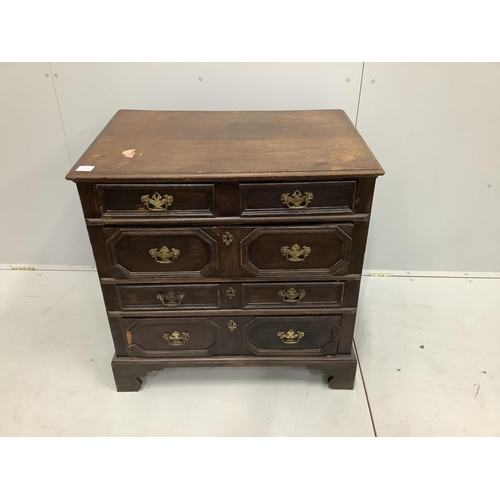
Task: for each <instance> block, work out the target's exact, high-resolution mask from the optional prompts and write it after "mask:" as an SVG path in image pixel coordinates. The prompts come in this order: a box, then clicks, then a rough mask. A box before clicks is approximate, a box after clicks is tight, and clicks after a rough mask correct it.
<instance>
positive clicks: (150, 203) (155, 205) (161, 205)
mask: <svg viewBox="0 0 500 500" xmlns="http://www.w3.org/2000/svg"><path fill="white" fill-rule="evenodd" d="M141 201H142V203H144V205H146V207H147V209H148V210H151V211H152V212H165V211H166V210H167V208H168V207H169V206H170V205H172V203H173V201H174V197H173V196H170V195H169V194H165V195H163V196H162V195H161V194H160V193H155V194H154V195H153V196H149V194H145V195H143V196H141Z"/></svg>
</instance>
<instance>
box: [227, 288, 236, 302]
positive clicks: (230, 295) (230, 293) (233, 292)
mask: <svg viewBox="0 0 500 500" xmlns="http://www.w3.org/2000/svg"><path fill="white" fill-rule="evenodd" d="M226 297H227V298H228V299H229V300H232V299H234V297H236V290H235V289H234V288H233V287H232V286H230V287H228V288H227V290H226Z"/></svg>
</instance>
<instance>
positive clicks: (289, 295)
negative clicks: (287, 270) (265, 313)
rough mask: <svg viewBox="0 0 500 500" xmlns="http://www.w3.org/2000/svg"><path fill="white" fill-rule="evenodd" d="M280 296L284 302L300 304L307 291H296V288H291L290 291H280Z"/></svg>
mask: <svg viewBox="0 0 500 500" xmlns="http://www.w3.org/2000/svg"><path fill="white" fill-rule="evenodd" d="M278 296H279V297H281V299H282V300H283V302H300V301H301V300H302V299H303V298H304V297H305V296H306V292H305V290H295V288H289V289H288V290H285V289H283V290H280V291H279V292H278Z"/></svg>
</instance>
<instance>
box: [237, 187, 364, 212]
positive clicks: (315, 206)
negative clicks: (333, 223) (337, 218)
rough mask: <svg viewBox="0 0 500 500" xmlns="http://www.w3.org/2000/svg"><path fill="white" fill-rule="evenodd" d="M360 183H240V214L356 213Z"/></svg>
mask: <svg viewBox="0 0 500 500" xmlns="http://www.w3.org/2000/svg"><path fill="white" fill-rule="evenodd" d="M356 186H357V182H356V181H354V180H352V181H331V182H296V183H292V182H290V183H252V184H240V214H241V215H242V216H246V217H252V216H259V217H262V216H266V215H269V216H277V215H292V216H300V215H329V214H352V213H354V208H355V202H356Z"/></svg>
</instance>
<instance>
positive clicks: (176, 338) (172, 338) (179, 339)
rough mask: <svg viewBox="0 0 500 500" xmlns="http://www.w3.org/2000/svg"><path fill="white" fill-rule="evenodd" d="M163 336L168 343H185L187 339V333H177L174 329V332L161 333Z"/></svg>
mask: <svg viewBox="0 0 500 500" xmlns="http://www.w3.org/2000/svg"><path fill="white" fill-rule="evenodd" d="M163 338H164V339H165V340H166V341H167V342H168V343H169V344H170V345H183V344H185V343H186V341H187V340H189V333H187V332H182V333H179V332H177V331H175V332H174V333H169V332H167V333H166V334H165V335H163Z"/></svg>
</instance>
